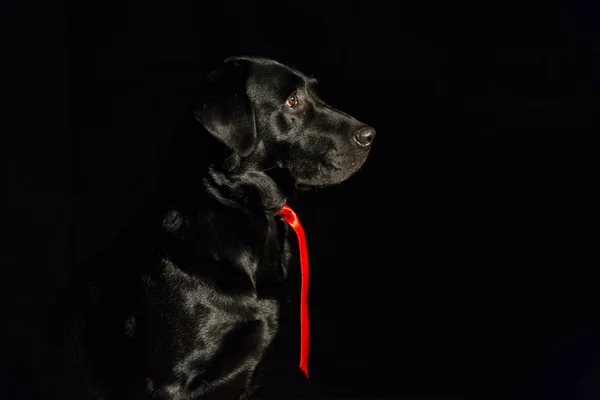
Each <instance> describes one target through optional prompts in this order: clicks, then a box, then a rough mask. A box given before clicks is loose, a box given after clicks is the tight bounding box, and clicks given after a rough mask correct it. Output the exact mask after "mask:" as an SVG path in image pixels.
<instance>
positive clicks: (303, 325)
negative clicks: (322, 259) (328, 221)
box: [281, 204, 310, 378]
mask: <svg viewBox="0 0 600 400" xmlns="http://www.w3.org/2000/svg"><path fill="white" fill-rule="evenodd" d="M281 215H282V216H283V219H284V220H285V222H287V223H288V225H290V226H291V227H292V229H293V230H294V231H295V232H296V236H298V247H299V248H300V273H301V277H302V284H301V288H300V369H301V370H302V371H303V372H304V374H305V375H306V377H307V378H308V351H309V347H310V325H309V319H308V248H307V246H306V236H305V235H304V229H303V228H302V225H300V220H299V219H298V216H297V215H296V213H295V212H294V210H292V209H291V208H290V206H288V205H287V204H286V205H284V206H283V208H282V209H281Z"/></svg>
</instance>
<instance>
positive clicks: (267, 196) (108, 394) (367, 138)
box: [41, 57, 375, 400]
mask: <svg viewBox="0 0 600 400" xmlns="http://www.w3.org/2000/svg"><path fill="white" fill-rule="evenodd" d="M316 86H317V84H316V81H315V80H314V79H312V78H309V77H307V76H305V75H303V74H302V73H300V72H299V71H297V70H295V69H293V68H290V67H287V66H284V65H282V64H280V63H278V62H276V61H273V60H269V59H265V58H258V57H235V58H229V59H227V60H225V62H224V63H223V65H222V66H221V67H220V68H218V69H217V70H216V71H215V72H213V73H212V74H210V75H209V76H208V78H207V79H206V82H205V83H204V84H203V87H202V88H201V90H200V94H199V97H198V99H197V102H196V103H195V105H194V106H193V110H192V112H190V113H189V116H188V117H189V118H188V119H187V120H186V122H185V123H184V125H183V126H184V128H183V129H182V132H181V133H180V134H179V135H178V136H177V138H176V139H175V143H174V146H173V147H174V148H173V160H172V162H171V164H170V168H169V174H168V175H167V179H166V180H165V182H166V184H165V186H164V187H163V190H162V192H161V200H160V207H159V209H158V210H157V211H156V213H153V214H152V216H153V217H148V218H145V219H144V220H143V221H142V222H141V223H140V224H139V227H138V228H137V229H138V230H133V231H131V232H130V233H129V235H128V236H127V237H126V238H125V239H123V240H122V241H121V242H120V246H121V248H120V250H119V251H116V252H111V253H110V254H107V255H105V256H103V257H101V258H100V259H98V260H97V261H96V263H95V265H93V266H91V267H89V268H86V269H85V271H84V272H83V273H82V274H81V276H80V277H79V280H78V281H77V284H76V285H74V289H73V290H72V291H71V292H69V294H68V296H65V302H66V303H65V304H69V306H64V308H63V311H65V317H64V318H63V319H62V320H59V319H57V321H60V322H68V324H65V326H68V329H64V330H63V331H60V330H57V332H59V333H58V334H57V336H56V337H55V338H54V339H55V343H57V345H56V346H57V347H56V349H58V354H60V355H61V357H62V359H63V361H64V365H65V367H64V368H58V367H56V368H55V370H54V368H52V369H53V370H52V371H50V370H46V371H45V372H44V373H46V374H47V376H48V379H47V382H46V385H47V386H45V388H44V393H45V394H46V395H47V397H46V396H43V395H42V396H41V397H42V398H60V399H97V400H99V399H104V400H109V399H190V400H192V399H224V400H227V399H250V398H262V396H263V395H264V396H266V394H263V393H262V392H261V390H259V389H260V387H261V386H260V383H261V382H260V379H261V376H262V375H261V368H262V367H263V364H264V359H265V355H267V353H269V349H270V346H271V345H272V343H273V341H274V338H275V337H276V334H277V332H278V329H279V327H280V321H281V307H282V304H283V303H285V301H286V298H287V297H288V294H289V292H288V288H287V280H288V278H289V276H290V271H291V269H292V268H296V267H297V262H296V261H292V254H293V251H294V250H293V249H294V248H295V243H296V240H295V238H294V237H293V236H292V235H293V232H290V231H289V228H288V226H287V224H286V223H285V222H284V220H283V219H282V217H281V215H280V211H281V209H282V207H283V206H284V204H285V203H286V201H287V199H288V198H289V197H290V196H293V195H295V194H296V193H297V192H298V191H300V190H302V189H303V188H311V187H323V186H328V185H332V184H337V183H339V182H342V181H344V180H345V179H347V178H348V177H350V176H351V175H352V174H354V173H355V172H356V171H357V170H358V169H359V168H360V167H361V166H362V164H363V163H364V162H365V159H366V158H367V155H368V153H369V150H370V147H371V144H372V142H373V139H374V136H375V130H374V129H373V128H371V127H369V126H367V125H366V124H364V123H362V122H359V121H357V120H356V119H354V118H353V117H351V116H349V115H347V114H345V113H343V112H341V111H338V110H336V109H334V108H332V107H331V106H329V105H327V104H326V103H324V102H323V101H322V100H321V99H320V98H319V97H318V95H317V88H316ZM296 315H297V314H296V313H295V314H294V317H296ZM59 325H60V324H58V322H57V326H59ZM286 345H287V346H290V347H294V348H297V343H296V342H293V343H287V344H286ZM296 365H297V364H294V365H293V367H295V368H297V367H296ZM278 398H281V397H278Z"/></svg>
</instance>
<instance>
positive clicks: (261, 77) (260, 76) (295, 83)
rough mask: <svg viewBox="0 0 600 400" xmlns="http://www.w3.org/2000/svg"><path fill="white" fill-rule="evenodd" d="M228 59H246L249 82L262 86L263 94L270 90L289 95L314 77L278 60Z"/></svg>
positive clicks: (256, 58)
mask: <svg viewBox="0 0 600 400" xmlns="http://www.w3.org/2000/svg"><path fill="white" fill-rule="evenodd" d="M226 61H234V62H235V61H244V62H247V63H248V65H249V75H248V84H249V88H248V89H249V90H250V91H252V87H254V88H256V89H257V90H258V88H260V91H261V92H262V94H266V93H265V92H270V93H269V94H271V95H281V96H284V95H285V96H288V95H289V94H290V93H291V92H292V91H294V90H296V89H297V88H299V87H302V86H305V85H306V84H311V85H312V82H313V81H314V79H312V78H310V77H308V76H306V75H305V74H303V73H302V72H301V71H299V70H297V69H295V68H292V67H289V66H287V65H285V64H282V63H280V62H278V61H275V60H272V59H269V58H261V57H246V56H244V57H231V58H229V59H227V60H226Z"/></svg>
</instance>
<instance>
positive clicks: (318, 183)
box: [295, 163, 363, 191]
mask: <svg viewBox="0 0 600 400" xmlns="http://www.w3.org/2000/svg"><path fill="white" fill-rule="evenodd" d="M362 165H363V163H359V164H358V165H356V166H355V167H354V168H351V169H346V170H337V171H335V173H332V174H329V175H328V176H320V177H318V178H317V179H297V180H296V185H295V186H296V189H298V190H301V191H311V190H312V191H314V190H319V189H323V188H326V187H328V186H334V185H339V184H340V183H342V182H344V181H346V180H348V179H350V178H351V177H353V176H354V175H355V174H356V172H358V170H359V169H360V168H361V167H362Z"/></svg>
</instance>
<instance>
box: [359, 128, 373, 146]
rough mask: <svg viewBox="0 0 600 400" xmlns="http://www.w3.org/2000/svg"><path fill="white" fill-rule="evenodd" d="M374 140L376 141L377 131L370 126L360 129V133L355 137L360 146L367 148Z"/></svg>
mask: <svg viewBox="0 0 600 400" xmlns="http://www.w3.org/2000/svg"><path fill="white" fill-rule="evenodd" d="M373 139H375V129H373V128H371V127H370V126H365V127H363V128H360V129H359V130H358V132H356V134H355V135H354V140H356V143H358V144H359V145H361V146H363V147H366V146H369V145H370V144H371V143H373Z"/></svg>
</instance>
